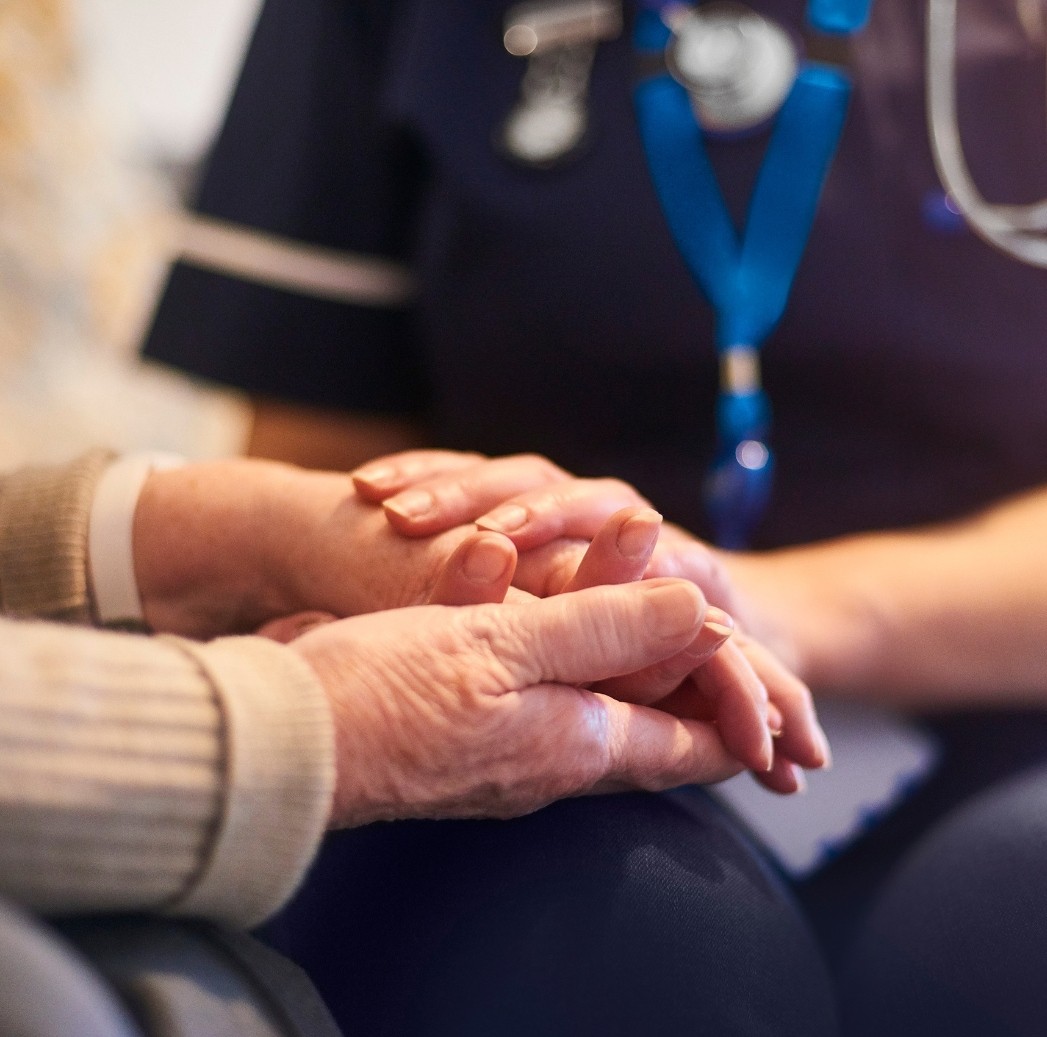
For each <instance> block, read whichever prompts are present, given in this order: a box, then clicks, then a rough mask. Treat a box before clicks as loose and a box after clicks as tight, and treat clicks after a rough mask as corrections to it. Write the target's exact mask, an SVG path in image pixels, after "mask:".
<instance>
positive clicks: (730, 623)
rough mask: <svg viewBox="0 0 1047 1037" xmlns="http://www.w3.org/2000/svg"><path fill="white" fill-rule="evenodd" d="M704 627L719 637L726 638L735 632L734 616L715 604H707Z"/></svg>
mask: <svg viewBox="0 0 1047 1037" xmlns="http://www.w3.org/2000/svg"><path fill="white" fill-rule="evenodd" d="M702 628H703V629H705V630H708V631H709V632H710V633H711V634H715V635H716V636H717V637H720V638H725V639H726V638H728V637H730V636H731V634H733V633H734V618H733V617H732V616H729V615H728V614H727V613H726V612H724V610H723V609H721V608H717V607H716V606H715V605H707V606H706V607H705V619H704V620H703V621H702Z"/></svg>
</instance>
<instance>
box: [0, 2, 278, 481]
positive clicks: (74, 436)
mask: <svg viewBox="0 0 1047 1037" xmlns="http://www.w3.org/2000/svg"><path fill="white" fill-rule="evenodd" d="M257 7H258V0H3V3H0V192H2V194H0V197H2V199H3V201H2V203H0V465H2V466H11V465H14V464H21V463H26V462H35V461H46V460H52V459H61V458H66V457H69V456H72V455H73V454H75V453H77V452H79V451H80V450H82V449H83V448H84V447H85V446H86V445H89V444H93V443H106V444H109V445H112V446H115V447H117V448H120V449H138V448H160V449H168V450H175V451H178V452H181V453H184V454H187V455H189V456H196V457H202V456H215V455H221V454H227V453H232V452H236V451H237V450H238V449H239V448H240V444H241V442H242V435H243V408H242V405H241V401H240V400H239V399H238V398H237V397H235V396H233V395H229V394H224V393H219V392H217V391H215V390H213V389H211V388H208V387H204V386H199V385H193V384H190V383H189V382H187V381H185V380H183V379H182V378H180V377H179V376H176V375H174V374H171V373H169V372H166V371H161V370H158V369H155V368H152V367H150V366H146V365H143V364H141V363H140V362H139V361H138V360H137V355H136V349H137V343H138V340H139V336H140V334H141V331H142V328H143V325H144V323H145V322H146V321H147V319H148V316H149V313H150V310H151V307H152V304H153V300H154V298H155V293H156V292H157V290H158V288H159V285H160V283H161V278H162V276H163V270H164V266H165V264H166V257H167V249H168V247H169V242H170V240H171V237H172V232H173V229H174V225H175V222H176V217H177V213H178V211H179V207H180V204H181V200H182V196H183V193H184V191H185V188H186V185H187V184H189V183H191V180H192V175H193V172H194V170H195V168H196V166H197V164H198V163H199V161H200V159H201V156H202V154H203V153H204V152H205V150H206V148H207V146H208V143H209V141H210V139H211V136H212V135H213V133H214V132H215V129H216V127H217V124H218V121H219V119H220V115H221V112H222V109H223V107H224V104H225V101H226V98H227V96H228V93H229V91H230V89H231V87H232V84H233V81H234V77H235V73H236V68H237V65H238V62H239V60H240V57H241V54H242V50H243V47H244V45H245V44H246V38H247V34H248V33H249V31H250V28H251V26H252V24H253V20H254V18H255V16H256V13H257Z"/></svg>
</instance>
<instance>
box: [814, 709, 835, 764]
mask: <svg viewBox="0 0 1047 1037" xmlns="http://www.w3.org/2000/svg"><path fill="white" fill-rule="evenodd" d="M814 737H815V740H816V741H817V743H818V748H819V749H820V750H821V754H822V765H821V767H822V770H823V771H828V770H832V765H833V751H832V749H831V748H830V747H829V739H828V738H827V737H826V734H825V732H824V731H823V730H822V727H821V725H820V724H819V723H818V722H817V721H815V724H814Z"/></svg>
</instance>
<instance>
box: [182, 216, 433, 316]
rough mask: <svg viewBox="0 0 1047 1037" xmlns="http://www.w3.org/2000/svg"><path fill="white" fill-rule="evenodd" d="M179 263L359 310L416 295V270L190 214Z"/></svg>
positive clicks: (399, 303) (403, 302)
mask: <svg viewBox="0 0 1047 1037" xmlns="http://www.w3.org/2000/svg"><path fill="white" fill-rule="evenodd" d="M173 258H174V259H176V260H178V261H179V262H182V263H188V264H189V265H191V266H197V267H201V268H203V269H206V270H213V271H215V272H217V273H220V274H226V275H228V276H230V277H236V278H239V279H240V280H243V281H254V282H256V283H258V284H264V285H267V286H269V287H270V288H281V289H283V290H285V291H289V292H296V293H298V294H299V295H308V296H313V297H316V298H320V299H329V300H332V301H334V302H342V303H350V304H353V305H356V306H375V307H383V308H395V307H400V306H405V305H406V304H407V303H409V302H410V301H411V299H412V298H413V296H414V281H413V279H412V278H411V274H410V271H409V270H408V269H407V267H406V266H403V265H402V264H400V263H394V262H392V261H390V260H388V259H382V258H380V257H377V256H368V255H361V254H358V253H353V252H340V251H338V250H337V249H330V248H324V247H321V246H319V245H308V244H305V243H303V242H300V241H294V240H292V239H290V238H282V237H279V236H277V235H275V234H267V233H264V232H262V231H258V230H254V229H253V228H250V227H245V226H241V225H239V224H235V223H227V222H225V221H223V220H216V219H212V218H210V217H204V216H196V215H192V214H188V213H187V214H185V215H184V216H183V217H182V219H181V220H180V221H179V226H178V228H177V230H176V232H175V243H174V256H173Z"/></svg>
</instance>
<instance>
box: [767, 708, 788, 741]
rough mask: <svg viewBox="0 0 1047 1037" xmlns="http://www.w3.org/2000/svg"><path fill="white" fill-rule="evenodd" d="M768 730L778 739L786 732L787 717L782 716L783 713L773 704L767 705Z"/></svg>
mask: <svg viewBox="0 0 1047 1037" xmlns="http://www.w3.org/2000/svg"><path fill="white" fill-rule="evenodd" d="M767 730H768V731H770V732H771V734H772V735H774V737H775V738H778V737H779V736H780V735H781V733H782V731H784V730H785V717H783V716H782V711H781V710H780V709H779V708H778V707H777V706H776V705H775V704H774V703H773V702H768V703H767Z"/></svg>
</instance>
